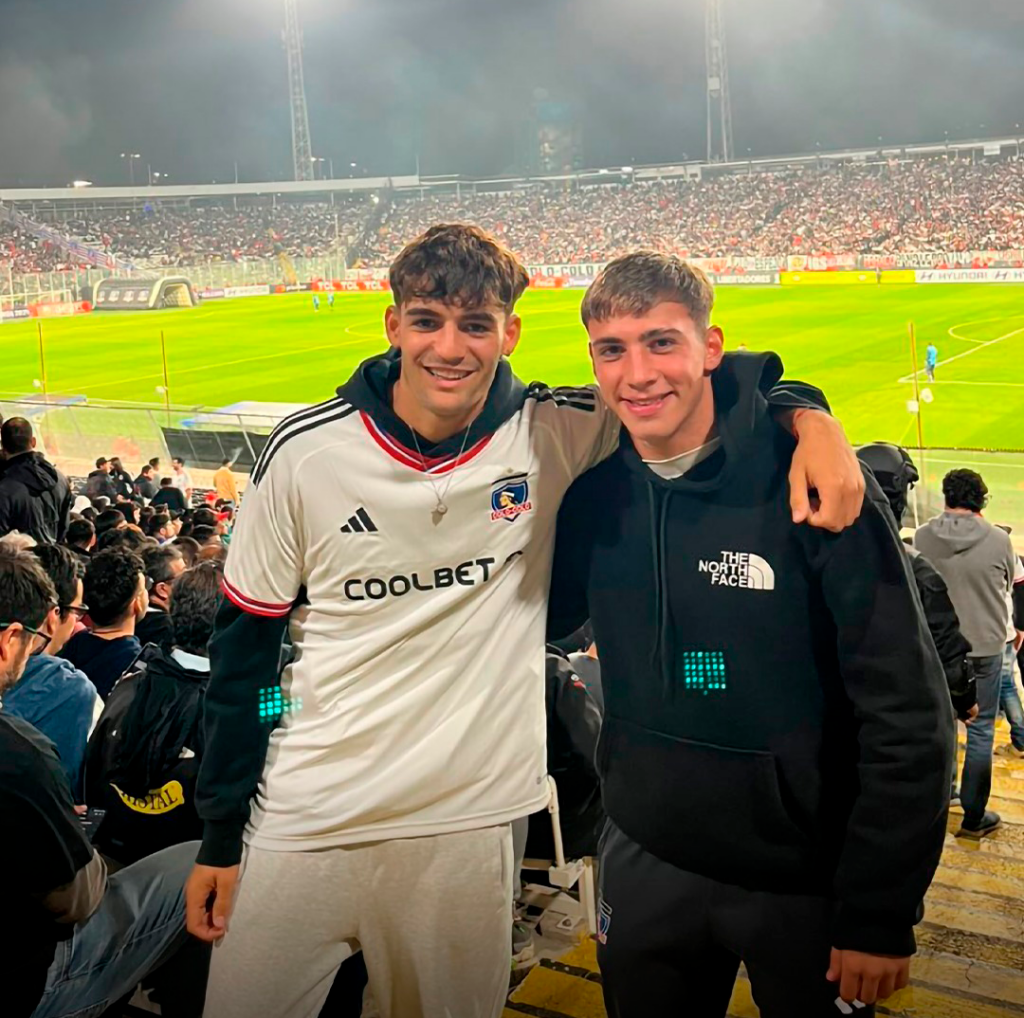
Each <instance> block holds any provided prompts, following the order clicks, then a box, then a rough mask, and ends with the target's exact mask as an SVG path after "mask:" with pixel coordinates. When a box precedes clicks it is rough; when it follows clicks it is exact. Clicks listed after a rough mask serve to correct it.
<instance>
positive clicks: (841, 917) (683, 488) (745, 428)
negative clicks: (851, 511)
mask: <svg viewBox="0 0 1024 1018" xmlns="http://www.w3.org/2000/svg"><path fill="white" fill-rule="evenodd" d="M742 370H743V371H748V372H752V373H754V374H755V381H759V382H760V387H758V386H757V385H745V386H743V387H742V391H743V392H744V393H746V396H745V398H743V399H741V398H740V397H739V393H740V391H741V389H740V387H739V386H737V385H735V384H734V380H735V378H736V377H737V375H736V374H734V375H733V376H732V378H730V379H726V378H725V377H724V376H721V377H720V376H718V375H716V376H714V377H713V385H714V393H715V411H716V423H717V431H718V434H719V435H720V436H721V439H722V444H721V446H720V448H719V449H718V450H717V451H716V452H715V453H714V454H712V455H711V456H710V457H709V458H708V459H706V460H705V461H704V462H702V463H700V464H698V465H697V466H696V467H695V468H694V469H693V470H691V471H690V473H688V474H687V475H686V476H685V477H683V478H680V479H678V480H673V481H666V480H663V479H661V478H660V477H658V476H657V475H656V474H654V473H653V472H652V471H650V470H649V469H648V468H647V467H646V466H645V464H644V463H643V462H642V461H641V459H640V458H639V456H638V455H637V453H636V451H635V450H634V448H633V445H632V442H631V440H630V438H629V436H628V435H627V434H626V433H625V432H624V433H623V441H622V443H621V446H620V448H619V451H618V452H617V453H616V454H614V455H613V456H612V457H611V458H610V459H609V460H606V461H605V462H604V463H602V464H600V465H599V466H597V467H595V468H594V469H593V470H591V471H590V472H589V473H587V474H585V475H584V476H583V477H581V478H580V479H579V480H578V481H576V483H575V484H574V485H573V487H572V488H570V490H569V492H568V494H567V495H566V497H565V500H564V501H563V503H562V508H561V511H560V516H559V529H558V543H557V547H556V552H555V564H554V579H553V584H552V590H551V597H550V602H549V603H550V611H551V622H552V626H551V635H553V636H556V637H557V636H558V635H562V634H564V633H566V632H569V631H571V630H573V629H574V628H576V627H578V626H579V625H580V624H581V623H582V621H583V620H584V619H585V618H587V617H588V616H589V617H590V618H591V619H592V622H593V627H594V636H595V640H596V642H597V646H598V649H599V652H600V657H601V674H602V683H603V686H604V697H605V716H604V727H603V729H602V735H601V743H600V747H599V750H598V767H599V770H600V772H601V777H602V795H603V799H604V805H605V809H606V811H607V813H608V815H609V816H610V817H611V819H612V820H613V821H614V822H615V823H616V824H617V825H618V826H619V828H620V829H621V830H622V831H623V832H624V833H625V834H626V835H627V836H628V837H630V838H632V839H633V840H634V841H636V842H638V843H639V844H640V845H642V846H643V847H644V848H645V849H647V850H648V851H649V852H651V853H653V854H654V855H657V856H659V857H660V858H662V859H664V860H665V861H667V862H669V863H672V864H674V865H676V866H678V867H680V868H681V869H684V870H688V871H691V872H694V873H699V874H702V875H704V876H708V877H711V878H713V879H716V880H720V881H723V882H726V883H730V884H735V885H739V886H743V887H747V888H749V889H752V890H764V891H774V892H781V893H811V894H822V895H826V896H831V897H834V898H835V899H836V900H837V904H838V909H837V919H836V925H835V930H834V935H833V945H834V946H836V947H839V948H849V949H854V950H860V951H866V952H871V953H878V954H893V955H906V954H910V953H912V952H913V950H914V937H913V926H914V924H915V923H916V922H918V921H919V920H920V918H921V915H922V900H923V898H924V894H925V891H926V889H927V887H928V885H929V883H930V881H931V879H932V876H933V874H934V872H935V868H936V866H937V865H938V861H939V856H940V853H941V850H942V841H943V836H944V833H945V818H946V807H947V803H948V798H949V767H950V751H951V742H952V729H951V724H952V719H951V716H950V708H949V694H948V692H947V690H946V686H945V681H944V678H943V672H942V666H941V664H940V663H939V661H938V658H937V656H936V652H935V648H934V644H933V643H932V641H931V639H930V638H929V637H928V634H927V629H926V627H925V623H924V620H923V616H922V612H921V607H920V602H919V601H918V597H917V593H916V589H915V585H914V580H913V577H912V576H911V573H910V569H909V565H908V563H907V558H906V555H905V554H904V552H903V549H902V547H901V545H900V542H899V537H898V535H897V534H896V531H895V528H894V525H893V522H892V518H891V513H890V512H889V509H888V504H887V503H886V501H885V499H884V496H883V495H882V493H881V491H880V489H879V488H878V486H877V484H876V482H875V481H874V479H873V478H872V477H871V476H870V475H869V476H868V477H867V485H868V497H867V499H866V501H865V504H864V509H863V511H862V513H861V516H860V518H859V519H858V520H857V521H856V523H854V524H853V526H851V527H849V528H848V529H847V530H845V531H843V532H842V533H841V534H832V533H828V532H824V531H822V530H818V529H814V528H812V527H809V526H796V525H794V524H793V522H792V518H791V514H790V507H789V503H788V497H789V492H788V485H787V483H786V481H787V473H788V470H789V465H790V460H791V457H792V452H793V448H794V443H793V439H792V438H791V437H790V436H789V435H788V434H786V433H784V432H783V431H782V430H781V429H780V428H778V427H776V426H775V425H773V424H772V422H771V420H770V418H769V416H768V407H767V404H766V401H765V398H764V393H765V392H766V391H767V388H766V387H767V386H768V385H770V383H771V382H772V381H774V380H775V379H777V378H778V375H779V373H780V370H781V364H780V362H779V360H778V358H777V357H775V356H774V355H773V354H765V355H760V356H750V357H747V358H744V361H743V363H742ZM756 376H760V377H759V378H757V377H756ZM747 381H748V382H749V381H750V380H749V379H748V380H747Z"/></svg>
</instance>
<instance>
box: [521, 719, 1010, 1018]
mask: <svg viewBox="0 0 1024 1018" xmlns="http://www.w3.org/2000/svg"><path fill="white" fill-rule="evenodd" d="M960 728H961V732H960V739H961V745H960V751H961V760H962V753H963V740H964V730H963V726H962V725H961V726H960ZM1008 742H1009V730H1008V728H1007V726H1006V722H1005V721H1000V722H999V723H998V725H997V728H996V745H997V747H1002V746H1005V745H1006V744H1007V743H1008ZM990 807H991V808H992V809H994V810H996V811H997V812H999V813H1000V814H1002V817H1003V827H1002V829H1001V830H999V831H997V832H996V833H995V834H993V835H990V836H989V837H988V838H986V839H985V840H983V841H981V842H977V841H968V840H967V839H960V838H955V837H954V832H955V831H956V830H957V829H958V828H959V826H960V821H961V819H962V818H963V813H962V811H961V810H960V809H959V808H955V809H953V810H952V811H951V812H950V815H949V820H948V823H947V829H946V830H947V833H946V847H945V850H944V852H943V856H942V863H941V865H940V866H939V871H938V873H937V874H936V876H935V881H934V883H933V884H932V887H931V890H930V891H929V892H928V897H927V899H926V907H925V919H924V922H923V923H921V925H920V926H919V927H918V929H917V942H918V948H919V950H918V954H917V957H916V958H915V959H914V967H913V983H912V985H911V986H910V987H908V988H907V989H906V990H901V991H900V992H899V993H897V994H895V995H894V996H892V997H890V998H889V999H888V1000H887V1001H886V1002H885V1003H884V1004H881V1005H879V1006H878V1008H877V1009H876V1010H877V1013H878V1014H879V1015H886V1016H889V1015H893V1016H907V1018H910V1016H914V1018H1011V1016H1014V1018H1020V1016H1021V1015H1022V1014H1024V760H1016V759H1013V758H1011V757H1008V756H1003V755H1002V753H1001V752H997V753H996V756H995V760H994V766H993V781H992V799H991V801H990ZM523 1015H532V1016H534V1018H604V1016H605V1009H604V1004H603V1001H602V997H601V975H600V972H599V971H598V967H597V958H596V945H595V944H594V942H593V941H592V940H590V939H586V940H583V941H582V942H580V943H579V944H578V945H577V946H575V947H574V948H572V949H571V950H569V951H567V952H566V953H564V954H562V955H561V956H560V957H558V958H547V957H545V958H542V960H541V961H540V962H539V963H538V964H537V965H536V966H535V967H534V968H533V969H531V970H530V972H529V974H528V975H527V977H526V979H525V980H524V981H523V982H522V983H521V984H520V985H519V986H517V987H516V988H515V989H514V990H513V991H512V993H511V995H510V997H509V1001H508V1005H507V1007H506V1008H505V1011H504V1018H523ZM757 1015H758V1010H757V1007H756V1006H755V1004H754V1002H753V998H752V997H751V993H750V983H749V981H748V980H747V978H746V974H745V973H744V972H742V971H741V974H740V978H739V979H738V980H737V982H736V988H735V990H734V992H733V996H732V1002H731V1004H730V1007H729V1016H730V1018H756V1016H757ZM652 1018H655V1016H653V1015H652ZM793 1018H800V1016H799V1015H794V1016H793Z"/></svg>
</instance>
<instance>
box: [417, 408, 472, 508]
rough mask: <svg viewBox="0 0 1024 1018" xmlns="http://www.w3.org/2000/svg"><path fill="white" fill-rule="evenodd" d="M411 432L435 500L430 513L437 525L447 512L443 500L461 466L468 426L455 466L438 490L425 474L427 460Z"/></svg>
mask: <svg viewBox="0 0 1024 1018" xmlns="http://www.w3.org/2000/svg"><path fill="white" fill-rule="evenodd" d="M409 430H410V431H411V432H412V441H413V444H414V445H415V446H416V452H417V453H418V454H419V457H420V462H421V463H422V464H423V473H424V474H425V475H426V478H427V481H429V482H430V487H431V489H432V490H433V492H434V497H435V498H436V499H437V505H435V506H434V509H433V512H432V513H431V515H432V517H433V519H434V523H435V524H437V523H439V522H440V521H441V517H442V516H444V514H445V513H446V512H448V506H447V505H445V501H444V500H445V498H446V497H447V495H448V489H449V488H450V487H451V486H452V481H453V480H455V471H456V470H458V469H459V467H460V466H461V465H462V464H461V463H460V462H459V460H461V459H462V454H463V453H464V452H465V451H466V442H467V441H469V426H468V425H467V426H466V434H465V435H463V436H462V447H461V448H460V449H459V455H458V456H456V457H455V466H453V467H452V468H451V470H450V471H448V481H447V482H446V484H445V486H444V488H442V489H440V490H438V487H437V485H436V484H434V475H433V474H431V473H428V472H427V458H426V456H424V455H423V450H422V449H420V441H419V439H418V438H417V437H416V432H415V431H414V430H413V429H412V428H410V429H409Z"/></svg>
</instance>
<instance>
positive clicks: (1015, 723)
mask: <svg viewBox="0 0 1024 1018" xmlns="http://www.w3.org/2000/svg"><path fill="white" fill-rule="evenodd" d="M1013 663H1014V653H1013V644H1012V643H1008V644H1007V645H1006V651H1005V653H1004V654H1003V669H1002V674H1001V675H1000V677H999V708H1000V710H1002V712H1003V713H1004V714H1005V715H1006V720H1007V721H1009V722H1010V741H1011V742H1012V743H1013V745H1014V746H1015V747H1016V748H1017V749H1022V750H1024V707H1022V706H1021V702H1020V696H1019V695H1018V694H1017V685H1016V683H1015V682H1014V681H1013Z"/></svg>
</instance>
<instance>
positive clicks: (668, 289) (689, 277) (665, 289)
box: [580, 251, 715, 329]
mask: <svg viewBox="0 0 1024 1018" xmlns="http://www.w3.org/2000/svg"><path fill="white" fill-rule="evenodd" d="M662 301H672V302H674V303H677V304H682V305H683V306H684V307H685V308H686V309H687V310H688V311H689V312H690V317H691V318H692V319H693V320H694V322H696V323H697V325H698V326H699V327H701V328H705V329H706V328H707V327H708V324H709V323H710V320H711V309H712V308H713V307H714V306H715V288H714V286H713V285H712V283H711V280H710V279H708V277H707V276H706V275H705V274H704V273H703V272H702V271H701V270H700V269H698V268H697V266H696V265H691V264H690V263H689V262H687V261H684V260H683V259H682V258H677V257H676V256H675V255H664V254H659V253H658V252H657V251H634V252H633V253H632V254H628V255H624V256H623V257H621V258H616V259H615V260H614V261H612V262H609V263H608V264H607V265H606V266H605V267H604V268H603V269H602V270H601V272H600V273H599V274H598V277H597V279H595V280H594V281H593V283H591V284H590V286H589V287H588V288H587V292H586V294H584V296H583V304H582V305H581V306H580V316H581V317H582V318H583V324H584V326H587V325H589V324H590V323H591V322H603V321H607V320H608V319H609V318H615V317H617V316H619V315H632V316H634V317H638V316H640V315H643V314H646V313H647V312H648V311H650V310H651V308H653V307H654V306H655V305H656V304H660V303H661V302H662Z"/></svg>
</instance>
